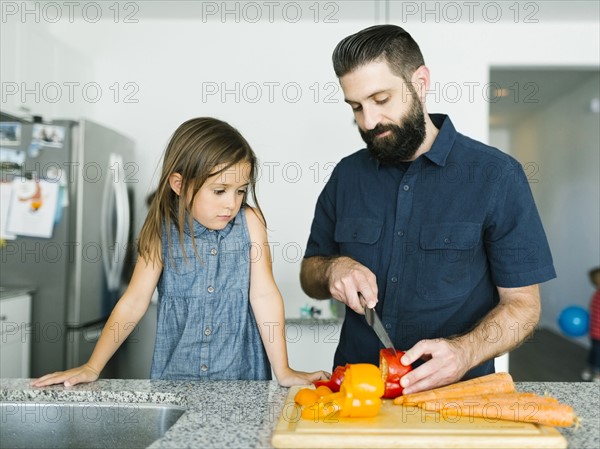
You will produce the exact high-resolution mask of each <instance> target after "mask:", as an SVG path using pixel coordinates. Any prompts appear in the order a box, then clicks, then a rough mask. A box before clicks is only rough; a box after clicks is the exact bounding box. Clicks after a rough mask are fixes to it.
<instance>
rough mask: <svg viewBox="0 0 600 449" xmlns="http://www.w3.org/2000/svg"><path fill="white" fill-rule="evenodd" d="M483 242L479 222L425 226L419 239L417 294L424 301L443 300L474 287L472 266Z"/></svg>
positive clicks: (457, 295) (459, 294) (461, 294)
mask: <svg viewBox="0 0 600 449" xmlns="http://www.w3.org/2000/svg"><path fill="white" fill-rule="evenodd" d="M480 240H481V225H480V224H478V223H465V222H458V223H440V224H435V225H424V226H422V227H421V232H420V236H419V271H418V275H417V291H418V293H419V295H420V296H421V297H422V298H425V299H430V300H443V299H450V298H456V297H459V296H463V295H464V294H466V293H467V292H468V291H469V289H470V288H471V263H472V262H473V260H474V255H475V251H476V250H477V248H478V246H479V244H480Z"/></svg>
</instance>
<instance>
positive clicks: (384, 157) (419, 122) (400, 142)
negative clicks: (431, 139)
mask: <svg viewBox="0 0 600 449" xmlns="http://www.w3.org/2000/svg"><path fill="white" fill-rule="evenodd" d="M358 130H359V131H360V135H361V137H362V138H363V140H364V141H365V143H366V144H367V149H368V150H369V153H371V154H372V155H373V156H374V157H375V158H377V159H378V160H379V161H380V162H381V163H383V164H390V165H397V164H398V163H399V162H403V161H409V160H411V159H412V158H413V156H414V155H415V153H416V152H417V150H418V149H419V147H420V146H421V144H422V143H423V141H424V140H425V133H426V132H425V116H424V114H423V106H422V105H421V102H420V101H419V99H418V98H416V95H415V96H413V97H412V105H411V107H410V110H409V111H408V114H407V115H406V117H405V118H404V120H402V122H401V123H400V126H398V125H396V124H395V123H387V124H382V123H379V124H378V125H377V126H376V127H375V128H373V129H371V130H369V131H363V130H362V129H360V128H358ZM386 131H390V133H389V134H388V135H387V136H384V137H377V135H379V134H381V133H384V132H386Z"/></svg>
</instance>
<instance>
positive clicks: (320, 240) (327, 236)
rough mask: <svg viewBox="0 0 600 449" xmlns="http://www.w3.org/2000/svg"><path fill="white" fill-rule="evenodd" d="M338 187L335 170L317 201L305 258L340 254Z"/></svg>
mask: <svg viewBox="0 0 600 449" xmlns="http://www.w3.org/2000/svg"><path fill="white" fill-rule="evenodd" d="M336 186H337V170H336V169H334V170H333V172H332V174H331V177H330V178H329V180H328V181H327V184H326V185H325V187H324V188H323V191H322V192H321V194H320V195H319V199H318V200H317V205H316V207H315V215H314V218H313V222H312V226H311V228H310V236H309V237H308V243H307V244H306V252H305V253H304V257H305V258H307V257H313V256H333V255H337V254H339V248H338V244H337V243H336V242H335V239H334V235H335V216H336V213H335V210H336V209H335V191H336Z"/></svg>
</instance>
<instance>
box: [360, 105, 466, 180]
mask: <svg viewBox="0 0 600 449" xmlns="http://www.w3.org/2000/svg"><path fill="white" fill-rule="evenodd" d="M429 118H430V119H431V121H432V122H433V124H434V125H435V127H436V128H437V129H438V135H437V136H436V138H435V141H434V142H433V145H432V146H431V148H430V149H429V151H427V152H426V153H424V154H423V156H424V157H426V158H427V159H429V160H430V161H431V162H433V163H434V164H436V165H439V166H441V167H443V166H444V165H446V159H447V158H448V154H449V153H450V150H451V149H452V145H453V144H454V140H455V139H456V129H454V125H453V124H452V121H451V120H450V117H448V116H447V115H446V114H429ZM369 158H370V159H372V160H373V162H374V163H375V167H377V169H379V168H380V166H381V164H380V162H379V159H377V158H375V157H374V156H372V155H369Z"/></svg>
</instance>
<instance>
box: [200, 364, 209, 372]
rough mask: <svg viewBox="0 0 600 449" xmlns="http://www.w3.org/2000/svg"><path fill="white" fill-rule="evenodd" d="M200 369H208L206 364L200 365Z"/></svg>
mask: <svg viewBox="0 0 600 449" xmlns="http://www.w3.org/2000/svg"><path fill="white" fill-rule="evenodd" d="M200 369H201V370H202V371H208V366H207V365H202V366H201V367H200Z"/></svg>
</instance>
